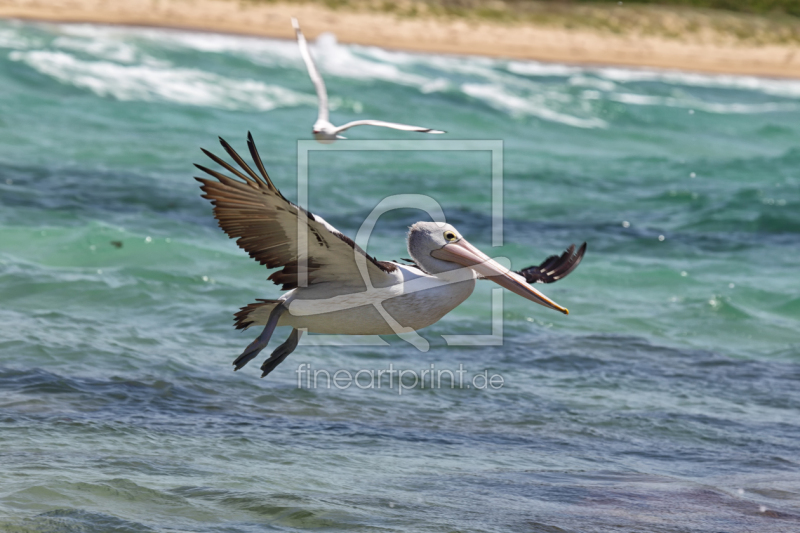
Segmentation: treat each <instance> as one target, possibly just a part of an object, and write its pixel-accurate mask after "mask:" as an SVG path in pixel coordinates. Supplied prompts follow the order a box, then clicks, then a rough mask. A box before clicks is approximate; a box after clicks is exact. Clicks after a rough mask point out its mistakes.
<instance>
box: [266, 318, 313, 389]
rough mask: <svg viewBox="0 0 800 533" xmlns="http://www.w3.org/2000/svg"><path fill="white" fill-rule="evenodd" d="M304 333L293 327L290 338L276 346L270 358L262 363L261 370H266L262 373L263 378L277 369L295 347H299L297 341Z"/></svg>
mask: <svg viewBox="0 0 800 533" xmlns="http://www.w3.org/2000/svg"><path fill="white" fill-rule="evenodd" d="M302 334H303V332H302V331H300V330H299V329H293V330H292V334H291V335H289V338H288V339H286V342H284V343H283V344H281V345H280V346H278V347H277V348H275V351H274V352H272V355H270V356H269V359H267V360H266V361H264V364H263V365H261V370H263V371H264V373H263V374H261V377H262V378H263V377H264V376H266V375H267V374H269V373H270V372H272V371H273V370H275V367H276V366H278V365H279V364H281V363H282V362H283V360H284V359H286V356H288V355H289V354H290V353H292V352H293V351H294V349H295V348H297V343H298V342H300V335H302Z"/></svg>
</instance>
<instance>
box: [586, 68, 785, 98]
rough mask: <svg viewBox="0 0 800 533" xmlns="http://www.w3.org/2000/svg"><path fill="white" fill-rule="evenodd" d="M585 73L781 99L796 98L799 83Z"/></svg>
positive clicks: (720, 76)
mask: <svg viewBox="0 0 800 533" xmlns="http://www.w3.org/2000/svg"><path fill="white" fill-rule="evenodd" d="M588 71H589V72H592V73H594V74H596V75H598V76H600V77H601V78H605V79H607V80H611V81H615V82H620V83H631V82H642V81H657V82H662V83H668V84H672V85H686V86H693V87H708V88H719V89H738V90H746V91H754V92H761V93H764V94H769V95H772V96H781V97H785V98H800V81H796V80H776V79H770V78H758V77H756V76H736V75H727V74H713V75H712V74H697V73H693V72H680V71H671V70H649V69H624V68H616V67H606V68H598V69H589V70H588Z"/></svg>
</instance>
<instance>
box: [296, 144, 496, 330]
mask: <svg viewBox="0 0 800 533" xmlns="http://www.w3.org/2000/svg"><path fill="white" fill-rule="evenodd" d="M360 151H365V152H401V151H419V152H490V153H491V167H492V177H491V179H492V186H491V195H492V197H491V203H492V247H493V248H494V247H497V246H502V245H503V141H502V140H500V139H493V140H475V139H471V140H424V141H423V140H363V141H359V140H339V141H336V142H334V143H331V144H322V143H319V142H317V141H312V140H308V139H298V141H297V205H298V206H300V207H301V208H302V209H301V210H300V213H299V216H298V220H297V250H298V254H297V255H298V261H299V259H300V256H301V254H300V252H299V251H300V250H308V232H306V231H303V228H304V227H305V226H306V225H307V220H306V214H305V212H304V211H303V210H306V211H308V212H311V210H310V209H309V208H308V159H309V152H360ZM304 255H305V257H308V253H306V254H304ZM298 266H299V265H298ZM297 285H298V287H307V286H308V271H307V269H303V268H298V272H297ZM442 338H443V339H444V340H445V342H446V343H447V345H448V346H502V344H503V292H502V289H492V333H491V334H488V335H482V334H475V335H442ZM300 343H301V344H304V345H305V344H308V345H314V346H342V345H350V344H353V345H359V346H387V345H388V344H389V343H388V342H386V341H385V340H383V339H382V338H381V337H380V336H378V335H364V336H359V339H358V340H354V341H353V342H347V343H345V342H343V339H342V336H341V335H313V336H309V335H304V336H303V337H301V339H300Z"/></svg>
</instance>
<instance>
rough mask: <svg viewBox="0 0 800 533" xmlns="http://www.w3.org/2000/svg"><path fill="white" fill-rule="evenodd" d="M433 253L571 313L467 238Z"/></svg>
mask: <svg viewBox="0 0 800 533" xmlns="http://www.w3.org/2000/svg"><path fill="white" fill-rule="evenodd" d="M431 255H432V256H433V257H435V258H436V259H442V260H443V261H451V262H453V263H458V264H459V265H463V266H465V267H469V268H471V269H472V270H474V271H475V272H477V273H478V274H480V275H481V276H483V277H485V278H487V279H489V280H491V281H494V282H495V283H497V284H498V285H500V286H501V287H504V288H506V289H508V290H510V291H511V292H513V293H514V294H519V295H520V296H522V297H523V298H527V299H528V300H530V301H532V302H536V303H537V304H539V305H543V306H545V307H549V308H550V309H555V310H556V311H561V312H562V313H564V314H565V315H568V314H569V311H568V310H567V309H566V308H565V307H561V306H560V305H558V304H557V303H555V302H554V301H553V300H551V299H550V298H548V297H547V296H545V295H544V294H542V293H541V292H539V291H537V290H536V289H534V288H533V287H531V286H530V285H528V283H527V282H526V281H525V278H523V277H522V276H520V275H519V274H517V273H516V272H512V271H511V270H509V269H507V268H505V267H504V266H503V265H501V264H500V263H498V262H497V261H495V260H494V259H492V258H491V257H489V256H488V255H486V254H485V253H483V252H481V251H480V250H478V249H477V248H475V247H474V246H472V245H471V244H470V243H469V242H467V241H466V239H459V240H458V241H456V242H453V243H450V244H445V245H444V246H443V247H441V248H439V249H438V250H434V251H432V252H431Z"/></svg>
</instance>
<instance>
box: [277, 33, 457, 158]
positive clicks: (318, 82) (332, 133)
mask: <svg viewBox="0 0 800 533" xmlns="http://www.w3.org/2000/svg"><path fill="white" fill-rule="evenodd" d="M292 26H293V27H294V32H295V34H296V35H297V44H298V45H299V46H300V55H301V56H303V61H304V62H305V64H306V69H308V77H309V78H311V82H312V83H313V84H314V88H315V89H316V90H317V98H318V99H319V111H318V113H317V121H316V122H315V123H314V127H313V128H312V129H311V133H313V134H314V138H315V139H316V140H318V141H319V142H321V143H325V144H327V143H332V142H333V141H335V140H336V139H345V137H342V136H341V135H339V134H340V133H341V132H343V131H345V130H348V129H350V128H352V127H355V126H380V127H382V128H392V129H395V130H403V131H416V132H419V133H444V132H443V131H440V130H434V129H431V128H421V127H419V126H409V125H408V124H398V123H396V122H384V121H382V120H354V121H353V122H348V123H347V124H345V125H344V126H339V127H336V126H334V125H333V124H331V122H330V119H329V114H328V91H327V90H326V89H325V82H324V81H322V76H320V74H319V71H318V70H317V66H316V65H315V64H314V59H313V58H312V57H311V53H309V51H308V43H307V42H306V38H305V36H304V35H303V32H302V31H301V30H300V24H299V23H298V22H297V19H296V18H294V17H292Z"/></svg>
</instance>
